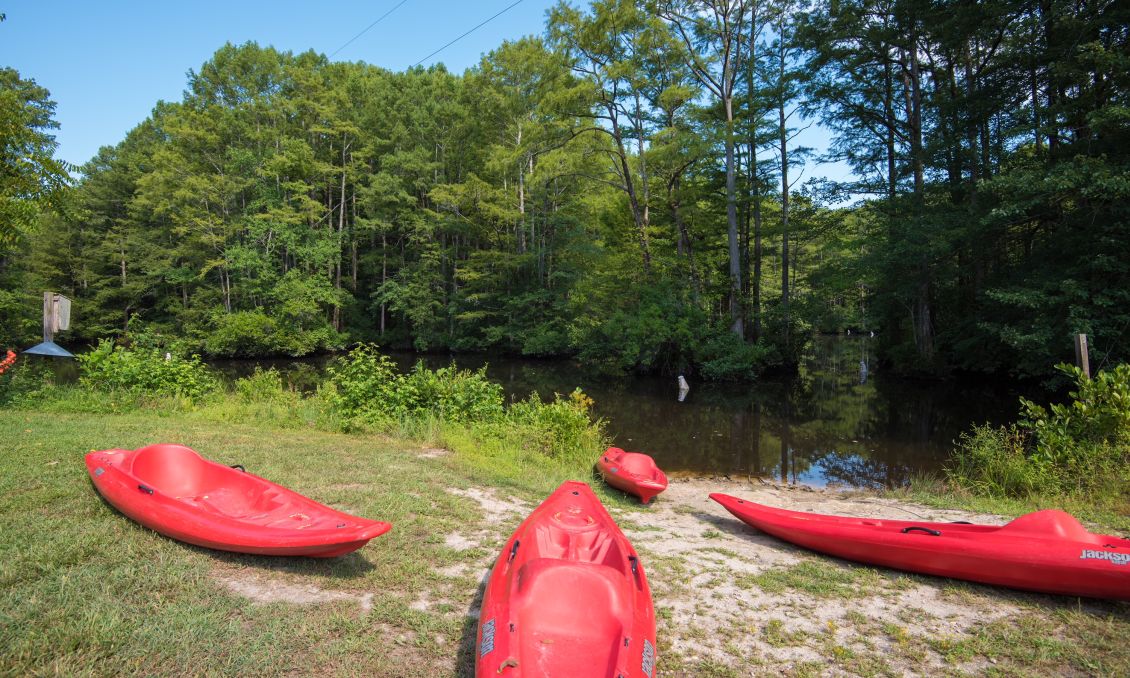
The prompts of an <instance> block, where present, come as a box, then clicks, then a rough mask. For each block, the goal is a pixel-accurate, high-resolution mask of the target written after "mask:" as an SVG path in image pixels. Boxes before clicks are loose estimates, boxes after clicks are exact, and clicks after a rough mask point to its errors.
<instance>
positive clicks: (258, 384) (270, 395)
mask: <svg viewBox="0 0 1130 678" xmlns="http://www.w3.org/2000/svg"><path fill="white" fill-rule="evenodd" d="M235 393H236V395H237V396H238V397H239V399H240V400H242V401H243V402H245V403H278V402H285V401H288V400H293V399H294V395H295V394H293V393H291V392H289V391H287V390H286V389H285V388H284V387H283V380H282V375H281V374H279V371H278V370H276V369H275V368H273V367H272V368H270V369H267V370H264V369H263V368H261V367H259V366H256V367H255V371H254V372H252V373H251V374H250V375H249V376H246V377H243V378H242V379H237V380H236V382H235Z"/></svg>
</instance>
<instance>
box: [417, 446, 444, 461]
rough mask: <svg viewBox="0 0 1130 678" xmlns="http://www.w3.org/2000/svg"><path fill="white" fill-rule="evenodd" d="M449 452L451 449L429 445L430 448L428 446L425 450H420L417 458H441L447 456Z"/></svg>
mask: <svg viewBox="0 0 1130 678" xmlns="http://www.w3.org/2000/svg"><path fill="white" fill-rule="evenodd" d="M449 454H451V451H450V450H445V449H443V448H441V447H429V448H426V449H424V450H423V451H421V452H419V453H418V454H417V455H416V458H417V459H439V458H440V457H446V456H448V455H449Z"/></svg>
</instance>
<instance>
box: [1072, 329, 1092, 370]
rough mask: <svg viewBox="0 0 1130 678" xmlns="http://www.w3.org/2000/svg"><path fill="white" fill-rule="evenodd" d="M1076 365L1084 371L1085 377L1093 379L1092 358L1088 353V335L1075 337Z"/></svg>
mask: <svg viewBox="0 0 1130 678" xmlns="http://www.w3.org/2000/svg"><path fill="white" fill-rule="evenodd" d="M1075 364H1076V365H1078V366H1079V368H1080V369H1082V370H1083V377H1084V378H1086V379H1090V378H1091V358H1090V355H1089V354H1088V351H1087V335H1085V334H1076V335H1075Z"/></svg>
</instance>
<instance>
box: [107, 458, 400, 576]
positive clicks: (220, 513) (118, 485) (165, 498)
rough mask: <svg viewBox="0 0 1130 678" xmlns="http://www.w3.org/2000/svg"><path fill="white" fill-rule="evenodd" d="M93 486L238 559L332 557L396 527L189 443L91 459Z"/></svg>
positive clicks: (135, 513)
mask: <svg viewBox="0 0 1130 678" xmlns="http://www.w3.org/2000/svg"><path fill="white" fill-rule="evenodd" d="M86 470H87V471H88V472H89V473H90V479H91V480H92V481H93V482H94V487H96V488H97V489H98V492H99V493H101V494H102V496H103V497H105V498H106V501H108V502H109V503H110V504H111V505H113V506H114V508H116V509H118V510H119V511H121V512H122V513H124V514H125V515H127V516H129V517H130V518H133V519H134V520H136V521H137V522H139V523H141V524H142V525H144V526H146V527H148V528H150V529H151V530H155V531H157V532H160V533H161V534H163V535H165V536H168V537H172V538H173V539H179V540H180V541H184V542H188V543H189V544H196V545H197V546H205V547H207V548H212V549H219V550H221V551H235V552H237V553H255V554H259V555H272V556H312V557H315V558H330V557H333V556H340V555H342V554H345V553H349V552H351V551H356V550H357V549H359V548H361V547H362V546H364V545H365V544H366V543H368V542H369V540H370V539H372V538H374V537H379V536H380V535H382V534H384V533H385V532H388V531H389V529H390V528H391V527H392V526H391V525H389V524H388V523H384V522H380V521H377V520H366V519H365V518H358V517H357V516H351V515H349V514H348V513H342V512H341V511H335V510H334V509H332V508H330V507H328V506H324V505H322V504H319V503H318V502H316V501H314V500H313V499H309V498H307V497H304V496H302V495H300V494H298V493H297V492H294V491H292V490H288V489H287V488H285V487H282V486H281V485H276V484H274V483H272V482H271V481H269V480H265V479H263V478H260V477H259V476H256V475H252V474H250V473H246V472H244V471H243V470H242V467H240V468H239V469H238V470H237V469H236V468H232V467H229V466H224V465H223V464H217V463H215V462H212V461H208V460H207V459H204V458H203V457H201V456H200V455H199V454H197V453H196V452H195V451H194V450H192V449H191V448H188V447H185V446H184V445H170V444H159V445H150V446H148V447H143V448H141V449H138V450H116V449H115V450H103V451H101V452H91V453H89V454H87V455H86Z"/></svg>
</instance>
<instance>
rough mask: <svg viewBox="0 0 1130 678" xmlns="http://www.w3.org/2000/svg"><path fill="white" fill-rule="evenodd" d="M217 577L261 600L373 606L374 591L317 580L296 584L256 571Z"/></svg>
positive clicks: (365, 608)
mask: <svg viewBox="0 0 1130 678" xmlns="http://www.w3.org/2000/svg"><path fill="white" fill-rule="evenodd" d="M216 580H217V581H218V582H219V583H221V584H223V585H224V586H225V587H226V588H227V589H228V590H229V591H231V592H232V593H235V594H238V595H240V596H243V597H244V598H247V599H249V600H251V601H252V602H254V603H257V604H263V605H266V604H269V603H290V604H293V605H319V604H322V603H333V602H337V601H341V600H344V601H350V602H355V603H357V605H358V606H359V607H360V608H361V612H363V613H365V612H368V611H370V610H372V609H373V594H372V593H353V592H350V591H335V590H332V589H323V588H320V587H318V586H314V585H313V584H295V583H291V582H284V581H281V580H278V579H273V578H269V577H262V576H258V575H254V574H249V575H246V576H236V575H217V576H216Z"/></svg>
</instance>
